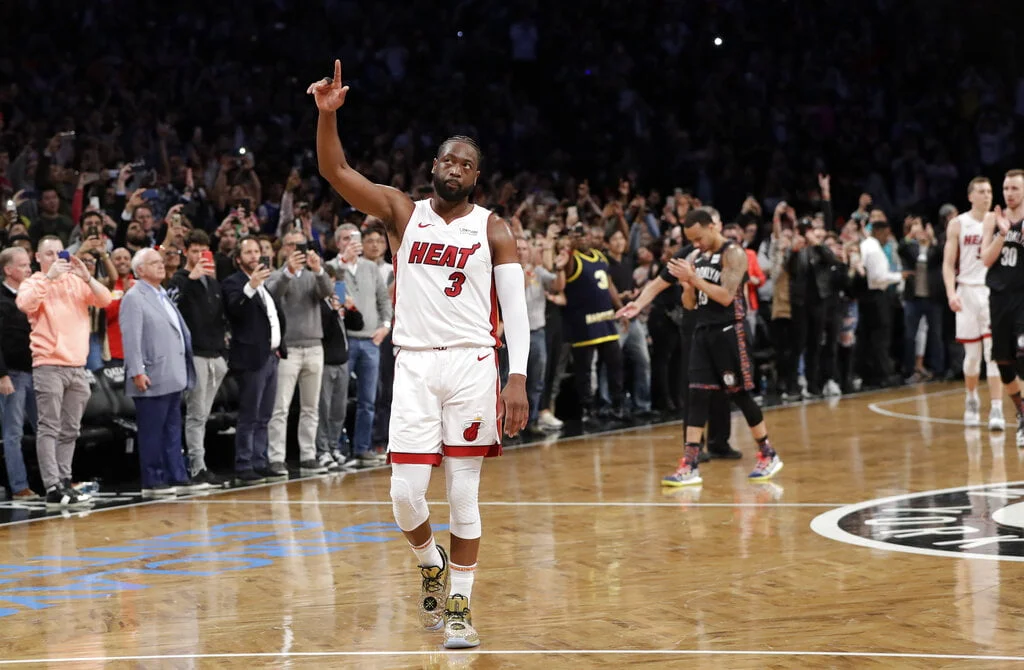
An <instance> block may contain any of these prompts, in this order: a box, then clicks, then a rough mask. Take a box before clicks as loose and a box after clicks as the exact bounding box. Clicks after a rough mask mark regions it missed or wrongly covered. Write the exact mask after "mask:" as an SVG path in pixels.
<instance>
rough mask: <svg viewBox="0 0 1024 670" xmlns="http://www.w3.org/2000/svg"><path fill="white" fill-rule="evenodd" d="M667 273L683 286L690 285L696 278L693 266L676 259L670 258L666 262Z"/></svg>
mask: <svg viewBox="0 0 1024 670" xmlns="http://www.w3.org/2000/svg"><path fill="white" fill-rule="evenodd" d="M668 273H669V274H670V275H672V276H673V277H675V278H676V279H678V280H679V281H680V282H682V283H684V284H692V283H693V281H694V280H695V279H696V278H697V274H696V272H694V269H693V265H692V264H691V263H689V262H687V261H683V260H679V259H678V258H670V259H669V261H668Z"/></svg>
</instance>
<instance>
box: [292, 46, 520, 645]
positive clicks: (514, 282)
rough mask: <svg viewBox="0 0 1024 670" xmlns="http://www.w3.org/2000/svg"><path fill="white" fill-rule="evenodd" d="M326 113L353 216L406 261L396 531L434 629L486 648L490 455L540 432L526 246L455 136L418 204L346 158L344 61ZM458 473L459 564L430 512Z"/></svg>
mask: <svg viewBox="0 0 1024 670" xmlns="http://www.w3.org/2000/svg"><path fill="white" fill-rule="evenodd" d="M307 92H308V93H311V94H312V95H313V96H314V97H315V99H316V105H317V108H318V109H319V110H320V117H319V122H318V124H317V133H316V146H317V158H318V161H319V166H320V174H321V175H323V177H324V178H326V179H327V180H328V181H329V182H330V183H331V186H333V187H334V189H335V190H336V191H337V192H338V193H340V194H341V196H342V197H343V198H345V200H347V201H348V202H349V203H351V204H352V206H353V207H355V208H356V209H358V210H360V211H361V212H364V213H366V214H369V215H371V216H375V217H377V218H378V219H380V220H381V221H382V222H383V223H384V226H385V228H386V229H387V232H388V239H389V241H390V243H391V248H392V249H393V250H395V251H394V257H395V325H394V328H393V341H394V345H395V347H396V349H397V350H398V353H397V354H396V358H395V380H394V400H393V402H392V406H391V437H390V441H389V444H388V458H389V461H390V463H391V499H392V502H393V507H394V514H395V520H396V521H397V523H398V526H399V528H401V529H402V531H403V533H405V537H406V539H407V540H408V541H409V544H410V545H412V549H413V551H414V552H415V554H416V556H417V558H418V559H419V563H420V575H421V578H422V582H421V593H420V621H421V623H422V624H423V625H424V626H425V627H426V628H428V629H430V630H440V629H441V628H442V627H443V628H444V646H445V647H447V648H449V649H458V648H465V647H475V646H477V645H479V644H480V637H479V635H478V634H477V632H476V630H475V628H474V627H473V622H472V618H471V615H470V596H471V592H472V588H473V576H474V571H475V569H476V561H477V553H478V551H479V547H480V534H481V532H480V510H479V505H478V502H477V499H478V497H477V496H478V490H479V487H480V467H481V465H482V462H483V459H484V457H485V456H498V455H500V454H501V432H502V421H503V420H504V429H505V434H506V435H509V436H513V435H516V434H517V433H518V432H519V431H520V430H522V429H523V428H524V427H525V426H526V419H527V414H528V403H527V399H526V362H527V359H528V357H529V353H530V331H529V325H528V324H529V321H528V320H527V315H526V291H525V286H526V279H525V276H524V274H523V268H522V266H521V265H520V264H519V253H518V251H517V249H516V241H515V238H514V237H513V236H512V231H511V229H510V228H509V226H508V224H507V223H506V222H505V221H504V220H503V219H501V218H500V217H499V216H497V215H496V214H494V213H492V212H490V211H489V210H486V209H484V208H483V207H478V206H476V205H473V204H472V203H470V202H469V200H468V198H469V195H470V194H471V193H472V192H473V189H474V187H475V186H476V181H477V178H478V177H479V176H480V172H479V167H480V149H479V148H478V147H477V145H476V143H475V142H474V141H473V140H471V139H469V138H468V137H458V136H457V137H453V138H451V139H449V140H446V141H445V142H444V143H443V144H442V145H441V147H440V148H439V149H438V152H437V157H436V158H435V159H434V166H433V169H432V170H431V173H432V174H433V181H434V194H433V195H432V196H431V197H430V198H428V199H426V200H420V201H419V202H413V201H412V200H411V199H410V198H409V197H408V196H406V195H405V194H404V193H402V192H401V191H399V190H397V189H394V188H391V187H389V186H381V185H378V184H373V183H371V182H370V181H368V180H367V179H366V178H365V177H363V176H362V175H361V174H359V173H358V172H356V171H355V170H354V169H352V167H351V166H350V165H349V164H348V162H347V161H346V160H345V153H344V151H343V150H342V148H341V140H340V139H339V137H338V127H337V118H336V112H337V110H338V109H339V108H340V107H341V106H342V105H343V104H345V96H346V95H347V94H348V86H343V85H342V82H341V61H335V62H334V79H333V80H331V79H324V80H321V81H319V82H317V83H314V84H312V85H311V86H310V87H309V89H308V91H307ZM499 302H500V304H501V310H502V315H503V318H504V323H505V341H506V342H507V344H508V358H509V373H510V374H509V379H508V383H507V385H506V386H505V389H504V390H503V391H501V393H500V395H499V393H498V383H499V382H498V362H497V352H496V351H495V348H496V347H497V346H499V345H500V343H501V341H500V340H499V339H498V337H497V327H498V303H499ZM442 463H443V464H444V467H445V479H446V483H447V490H448V504H449V508H450V514H451V517H450V525H449V531H450V535H451V560H450V562H449V559H448V556H447V555H446V554H445V552H444V550H443V549H442V548H441V547H439V546H438V545H437V544H436V543H435V541H434V535H433V530H432V529H431V526H430V518H429V512H428V509H427V499H426V495H427V485H428V484H429V482H430V472H431V468H432V467H435V466H438V465H441V464H442Z"/></svg>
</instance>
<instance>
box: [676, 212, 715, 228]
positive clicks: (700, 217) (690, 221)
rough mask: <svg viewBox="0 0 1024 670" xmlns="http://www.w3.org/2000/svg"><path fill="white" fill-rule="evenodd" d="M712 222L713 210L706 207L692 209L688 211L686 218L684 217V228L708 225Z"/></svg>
mask: <svg viewBox="0 0 1024 670" xmlns="http://www.w3.org/2000/svg"><path fill="white" fill-rule="evenodd" d="M712 222H713V220H712V218H711V212H709V211H707V210H705V209H692V210H690V211H689V212H687V213H686V218H685V219H683V228H692V227H693V226H701V227H706V226H710V225H711V224H712Z"/></svg>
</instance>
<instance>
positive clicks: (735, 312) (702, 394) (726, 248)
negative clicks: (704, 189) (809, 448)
mask: <svg viewBox="0 0 1024 670" xmlns="http://www.w3.org/2000/svg"><path fill="white" fill-rule="evenodd" d="M683 232H684V233H685V234H686V238H687V239H688V240H689V241H690V242H691V243H693V246H694V247H695V248H696V250H695V251H694V252H693V253H692V254H691V255H690V258H689V259H688V260H685V261H680V260H676V259H672V260H670V261H669V263H668V266H669V272H670V273H671V274H672V276H674V277H676V278H677V279H678V280H679V281H680V283H682V284H683V287H684V289H683V304H684V305H685V306H686V307H687V308H688V309H692V310H695V314H694V318H695V320H696V323H697V326H696V329H695V330H694V334H693V344H692V345H691V349H690V403H689V407H688V408H687V421H686V446H685V449H684V454H683V458H682V459H680V461H679V468H678V469H676V471H675V472H674V473H672V474H671V475H668V476H666V477H664V478H663V479H662V480H661V483H662V484H663V485H665V486H692V485H696V484H700V483H701V481H702V480H701V477H700V473H699V472H698V469H697V467H698V458H699V456H698V455H699V452H700V442H701V438H702V437H703V434H704V424H705V423H706V422H707V417H708V408H709V405H710V402H711V395H712V393H714V392H715V391H722V390H725V391H726V392H727V393H728V394H729V397H730V399H731V400H732V401H733V402H734V403H735V404H736V406H737V407H739V408H740V411H741V412H743V416H744V418H746V420H747V425H748V426H750V432H751V434H752V435H753V436H754V439H755V440H756V441H757V444H758V456H757V465H756V466H755V467H754V470H753V472H751V473H750V475H749V479H750V480H751V481H764V480H767V479H770V478H772V477H773V476H775V474H777V473H778V472H779V471H780V470H781V469H782V460H781V459H780V458H779V457H778V454H776V453H775V450H774V449H773V448H772V446H771V443H770V442H769V441H768V428H767V426H766V425H765V422H764V416H763V415H762V414H761V408H760V407H758V406H757V403H756V402H754V398H753V397H752V396H751V395H750V391H752V390H753V388H754V376H753V371H752V369H751V364H750V357H749V355H748V352H747V348H746V328H745V326H744V320H743V316H744V315H743V301H742V298H741V297H740V291H741V290H743V283H744V281H745V279H746V275H747V254H746V252H745V251H744V250H743V248H742V247H741V246H739V245H738V244H734V243H733V242H731V241H729V240H727V239H726V238H725V237H723V236H722V233H721V232H720V231H719V230H717V229H716V228H715V226H714V222H713V219H712V217H711V214H710V213H709V212H707V211H706V210H703V209H697V210H694V211H692V212H690V213H689V214H687V215H686V219H685V220H684V222H683Z"/></svg>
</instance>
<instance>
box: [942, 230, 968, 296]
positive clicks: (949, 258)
mask: <svg viewBox="0 0 1024 670" xmlns="http://www.w3.org/2000/svg"><path fill="white" fill-rule="evenodd" d="M959 256H960V220H959V219H953V220H952V221H950V222H949V226H948V227H947V228H946V244H945V246H944V247H943V249H942V283H944V284H945V285H946V300H947V301H948V302H949V308H950V309H951V310H953V311H954V312H959V311H960V310H961V309H963V305H962V304H961V302H960V297H959V296H958V295H957V294H956V261H957V259H958V258H959Z"/></svg>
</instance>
